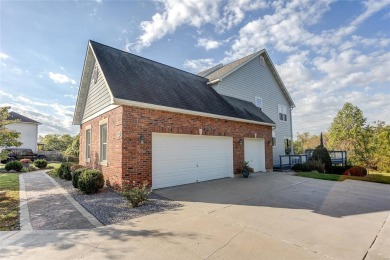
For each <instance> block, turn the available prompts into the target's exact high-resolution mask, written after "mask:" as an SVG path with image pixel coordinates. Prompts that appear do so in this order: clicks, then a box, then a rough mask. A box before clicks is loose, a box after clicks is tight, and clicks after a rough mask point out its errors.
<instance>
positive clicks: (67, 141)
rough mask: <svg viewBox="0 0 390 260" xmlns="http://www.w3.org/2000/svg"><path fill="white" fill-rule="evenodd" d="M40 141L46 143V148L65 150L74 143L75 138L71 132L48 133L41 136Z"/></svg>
mask: <svg viewBox="0 0 390 260" xmlns="http://www.w3.org/2000/svg"><path fill="white" fill-rule="evenodd" d="M39 139H40V141H41V142H43V143H44V144H45V149H46V150H56V151H61V152H64V151H65V150H66V149H67V148H68V146H69V145H71V144H72V142H73V138H72V136H71V135H69V134H64V135H59V134H48V135H45V136H43V137H42V136H40V137H39Z"/></svg>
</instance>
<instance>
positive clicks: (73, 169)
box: [70, 164, 85, 173]
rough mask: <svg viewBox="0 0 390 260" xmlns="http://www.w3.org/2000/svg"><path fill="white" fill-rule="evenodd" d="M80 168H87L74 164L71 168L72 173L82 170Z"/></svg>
mask: <svg viewBox="0 0 390 260" xmlns="http://www.w3.org/2000/svg"><path fill="white" fill-rule="evenodd" d="M80 168H85V167H84V166H83V165H80V164H72V166H70V171H71V172H72V173H73V172H75V171H76V170H77V169H80Z"/></svg>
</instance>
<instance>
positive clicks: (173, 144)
mask: <svg viewBox="0 0 390 260" xmlns="http://www.w3.org/2000/svg"><path fill="white" fill-rule="evenodd" d="M232 176H233V139H232V138H231V137H215V136H198V135H176V134H160V133H153V136H152V181H153V184H152V186H153V188H154V189H156V188H163V187H169V186H175V185H181V184H187V183H193V182H198V181H206V180H212V179H218V178H224V177H232Z"/></svg>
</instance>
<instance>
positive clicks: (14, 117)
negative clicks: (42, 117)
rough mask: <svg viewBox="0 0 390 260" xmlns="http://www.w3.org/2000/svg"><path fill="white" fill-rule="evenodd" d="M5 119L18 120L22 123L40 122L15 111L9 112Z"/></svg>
mask: <svg viewBox="0 0 390 260" xmlns="http://www.w3.org/2000/svg"><path fill="white" fill-rule="evenodd" d="M7 120H19V121H20V122H22V123H32V124H41V123H39V122H37V121H35V120H33V119H31V118H28V117H25V116H22V115H21V114H18V113H16V112H13V111H11V112H9V116H8V117H7Z"/></svg>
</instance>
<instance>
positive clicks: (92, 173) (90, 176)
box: [78, 169, 104, 194]
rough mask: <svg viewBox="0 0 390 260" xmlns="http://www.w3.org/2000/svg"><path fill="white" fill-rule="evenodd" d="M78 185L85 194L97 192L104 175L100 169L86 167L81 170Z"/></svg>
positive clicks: (102, 182) (101, 184)
mask: <svg viewBox="0 0 390 260" xmlns="http://www.w3.org/2000/svg"><path fill="white" fill-rule="evenodd" d="M78 186H79V188H80V190H81V191H84V192H85V193H86V194H93V193H96V192H98V190H100V189H101V188H103V186H104V177H103V174H102V172H101V171H98V170H92V169H87V170H85V171H83V172H82V173H81V174H80V176H79V179H78Z"/></svg>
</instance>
